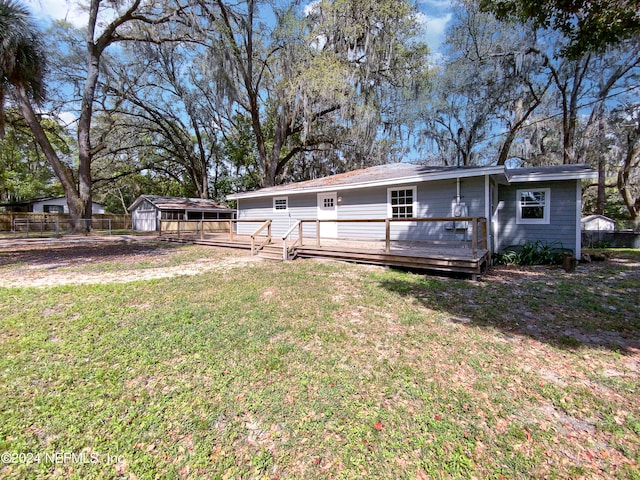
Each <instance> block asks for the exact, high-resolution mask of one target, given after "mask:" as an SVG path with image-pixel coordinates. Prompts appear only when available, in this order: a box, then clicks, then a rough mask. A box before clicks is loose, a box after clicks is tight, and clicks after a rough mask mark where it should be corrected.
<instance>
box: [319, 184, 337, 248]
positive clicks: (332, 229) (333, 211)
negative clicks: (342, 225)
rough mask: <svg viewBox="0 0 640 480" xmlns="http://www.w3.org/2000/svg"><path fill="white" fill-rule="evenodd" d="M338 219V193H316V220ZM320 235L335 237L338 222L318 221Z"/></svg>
mask: <svg viewBox="0 0 640 480" xmlns="http://www.w3.org/2000/svg"><path fill="white" fill-rule="evenodd" d="M337 219H338V194H337V193H335V192H333V193H319V194H318V220H337ZM320 236H321V237H322V238H337V237H338V224H337V223H336V222H320Z"/></svg>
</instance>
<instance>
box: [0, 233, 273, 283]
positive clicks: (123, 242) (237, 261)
mask: <svg viewBox="0 0 640 480" xmlns="http://www.w3.org/2000/svg"><path fill="white" fill-rule="evenodd" d="M189 250H190V251H191V252H190V254H185V248H184V246H180V245H172V244H165V243H162V242H158V241H157V240H155V239H154V238H153V237H151V238H145V237H78V238H72V239H51V240H46V241H30V242H29V241H26V242H25V241H21V242H16V241H0V287H50V286H55V285H73V284H95V283H126V282H133V281H138V280H151V279H157V278H168V277H175V276H178V275H197V274H200V273H203V272H208V271H212V270H226V269H230V268H237V267H240V266H243V265H245V264H247V263H251V262H256V261H261V260H260V259H257V258H256V257H250V256H249V255H248V254H247V253H246V252H244V251H236V250H223V251H221V250H219V249H214V248H211V247H194V246H190V248H189ZM208 253H209V254H208ZM114 266H115V268H114Z"/></svg>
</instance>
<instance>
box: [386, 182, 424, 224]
mask: <svg viewBox="0 0 640 480" xmlns="http://www.w3.org/2000/svg"><path fill="white" fill-rule="evenodd" d="M399 190H411V191H412V197H413V202H411V216H410V217H397V218H415V217H417V216H418V215H417V213H418V187H417V186H416V185H402V186H397V187H389V188H387V218H394V217H393V207H392V205H391V192H393V191H399Z"/></svg>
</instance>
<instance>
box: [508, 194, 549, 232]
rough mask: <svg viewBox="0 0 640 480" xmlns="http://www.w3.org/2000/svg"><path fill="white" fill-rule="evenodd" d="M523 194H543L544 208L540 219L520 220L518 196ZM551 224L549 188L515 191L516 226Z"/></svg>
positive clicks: (520, 210) (520, 206)
mask: <svg viewBox="0 0 640 480" xmlns="http://www.w3.org/2000/svg"><path fill="white" fill-rule="evenodd" d="M523 192H544V206H543V211H542V212H543V217H542V218H522V204H521V203H520V198H521V197H520V194H521V193H523ZM549 223H551V189H550V188H519V189H517V190H516V225H548V224H549Z"/></svg>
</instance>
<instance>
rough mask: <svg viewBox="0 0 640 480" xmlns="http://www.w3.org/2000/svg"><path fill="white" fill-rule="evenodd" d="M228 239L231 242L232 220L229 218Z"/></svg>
mask: <svg viewBox="0 0 640 480" xmlns="http://www.w3.org/2000/svg"><path fill="white" fill-rule="evenodd" d="M229 240H230V241H231V242H233V220H229Z"/></svg>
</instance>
